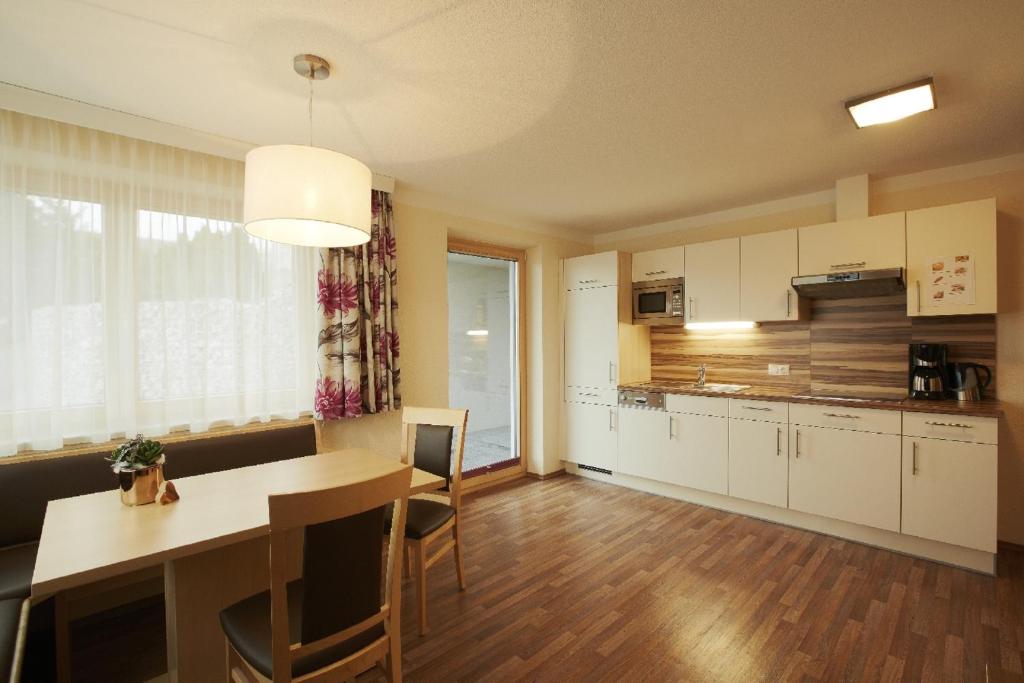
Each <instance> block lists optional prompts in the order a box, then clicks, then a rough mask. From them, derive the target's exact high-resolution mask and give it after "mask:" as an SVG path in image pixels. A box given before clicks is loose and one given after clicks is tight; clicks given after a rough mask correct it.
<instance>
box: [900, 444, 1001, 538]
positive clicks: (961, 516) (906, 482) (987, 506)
mask: <svg viewBox="0 0 1024 683" xmlns="http://www.w3.org/2000/svg"><path fill="white" fill-rule="evenodd" d="M997 469H998V446H995V445H993V444H979V443H964V442H960V441H946V440H942V439H922V438H918V437H912V436H905V437H903V533H905V534H910V535H911V536H919V537H921V538H929V539H932V540H934V541H942V542H943V543H952V544H953V545H959V546H963V547H965V548H974V549H976V550H983V551H985V552H990V553H994V552H996V488H997V486H996V473H997Z"/></svg>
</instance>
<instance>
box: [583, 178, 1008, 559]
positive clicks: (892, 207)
mask: <svg viewBox="0 0 1024 683" xmlns="http://www.w3.org/2000/svg"><path fill="white" fill-rule="evenodd" d="M886 185H889V186H892V185H899V183H885V182H882V183H879V184H877V185H876V187H878V188H880V189H879V191H874V190H873V191H872V194H871V213H872V214H880V213H888V212H892V211H906V210H910V209H919V208H923V207H929V206H941V205H943V204H953V203H956V202H961V201H969V200H972V199H981V198H984V197H995V198H996V205H997V208H998V212H999V216H998V222H999V227H998V230H999V245H998V248H999V263H998V268H999V315H998V322H997V325H998V329H997V342H996V346H997V356H996V366H997V367H998V369H999V374H1000V378H999V394H1000V399H1001V400H1002V401H1003V404H1004V406H1005V409H1006V417H1005V419H1004V420H1003V422H1002V427H1001V429H1000V434H999V439H1000V447H999V537H1000V538H1001V539H1003V540H1006V541H1011V542H1013V543H1020V544H1024V451H1022V449H1024V170H1021V169H1018V170H1013V171H1008V172H1002V173H998V174H994V175H987V176H981V177H974V178H970V179H966V180H951V181H947V182H942V183H936V184H931V185H927V186H922V187H915V188H914V189H906V190H900V191H891V190H889V191H886V190H885V189H884V188H885V187H886ZM834 210H835V208H834V205H833V204H831V203H827V204H822V205H818V206H810V207H805V208H800V209H795V210H793V211H787V212H784V213H775V214H771V215H766V216H757V217H752V218H746V219H742V220H735V221H729V222H720V223H713V224H709V225H705V226H698V227H688V228H685V229H679V230H672V224H671V223H667V224H662V225H663V227H664V228H665V230H660V229H659V232H658V234H652V235H648V236H631V234H623V235H622V236H621V237H619V238H617V239H611V240H609V239H602V240H601V243H600V244H599V246H598V248H597V251H607V250H610V249H617V250H622V251H629V252H633V251H642V250H644V249H657V248H661V247H667V246H674V245H679V244H687V243H691V242H703V241H707V240H713V239H722V238H726V237H736V236H740V235H749V234H754V233H759V232H767V231H771V230H780V229H784V228H793V227H799V226H802V225H814V224H816V223H824V222H828V221H831V220H834ZM687 223H688V224H690V225H692V224H693V220H692V219H689V220H688V221H687ZM709 223H710V222H709Z"/></svg>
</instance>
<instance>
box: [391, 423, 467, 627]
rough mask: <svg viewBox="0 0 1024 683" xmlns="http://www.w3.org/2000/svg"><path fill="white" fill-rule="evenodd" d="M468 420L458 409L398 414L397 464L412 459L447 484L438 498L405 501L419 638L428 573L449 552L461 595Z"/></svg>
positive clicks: (423, 624) (424, 621) (424, 623)
mask: <svg viewBox="0 0 1024 683" xmlns="http://www.w3.org/2000/svg"><path fill="white" fill-rule="evenodd" d="M468 419H469V411H468V410H464V409H461V408H460V409H456V408H403V409H402V452H401V454H402V462H404V463H409V455H410V453H411V454H412V463H411V464H413V465H414V466H415V467H416V468H418V469H421V470H426V471H427V472H430V473H431V474H434V475H436V476H439V477H442V478H443V479H444V480H445V484H446V485H445V487H444V488H443V489H442V490H441V493H440V494H437V493H433V494H424V497H417V498H410V499H409V513H408V515H407V517H406V521H405V543H406V553H407V555H406V557H407V558H408V559H407V561H408V562H411V561H412V560H413V558H415V571H416V595H417V598H418V604H419V622H420V623H419V626H420V635H421V636H422V635H425V634H426V633H427V570H428V569H430V567H432V566H433V565H434V564H436V563H437V562H438V560H440V559H441V558H443V557H444V556H445V554H447V553H448V552H449V551H452V550H454V555H455V572H456V574H457V575H458V579H459V590H466V571H465V568H464V567H463V562H462V524H461V519H460V517H459V509H460V506H461V496H460V491H461V488H462V450H463V446H464V445H465V439H466V422H467V420H468ZM453 440H454V444H455V447H454V448H452V443H453ZM453 456H454V462H452V460H453ZM447 534H451V537H450V538H448V540H447V541H445V543H444V545H443V546H441V547H440V548H438V549H437V551H436V552H435V553H434V554H433V555H430V556H428V554H427V550H428V546H429V545H430V544H431V543H433V542H434V541H435V540H437V539H439V538H442V537H443V536H445V535H447Z"/></svg>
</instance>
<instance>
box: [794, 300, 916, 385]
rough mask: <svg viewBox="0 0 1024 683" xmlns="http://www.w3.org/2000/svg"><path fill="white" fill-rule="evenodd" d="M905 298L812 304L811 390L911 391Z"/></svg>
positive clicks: (818, 302) (908, 326)
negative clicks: (908, 374) (908, 376)
mask: <svg viewBox="0 0 1024 683" xmlns="http://www.w3.org/2000/svg"><path fill="white" fill-rule="evenodd" d="M906 308H907V301H906V297H904V296H896V297H871V298H865V299H817V300H814V301H812V302H811V309H810V311H811V339H810V341H811V344H810V349H809V353H810V358H811V391H820V392H825V393H835V394H848V395H850V396H863V397H865V398H883V397H885V398H903V397H904V396H905V395H906V393H907V344H909V343H910V339H911V335H910V319H909V318H908V317H907V314H906Z"/></svg>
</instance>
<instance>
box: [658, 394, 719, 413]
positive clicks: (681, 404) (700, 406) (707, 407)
mask: <svg viewBox="0 0 1024 683" xmlns="http://www.w3.org/2000/svg"><path fill="white" fill-rule="evenodd" d="M665 410H667V411H668V412H670V413H689V414H690V415H710V416H712V417H729V399H727V398H716V397H714V396H688V395H682V394H668V395H667V396H665Z"/></svg>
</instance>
